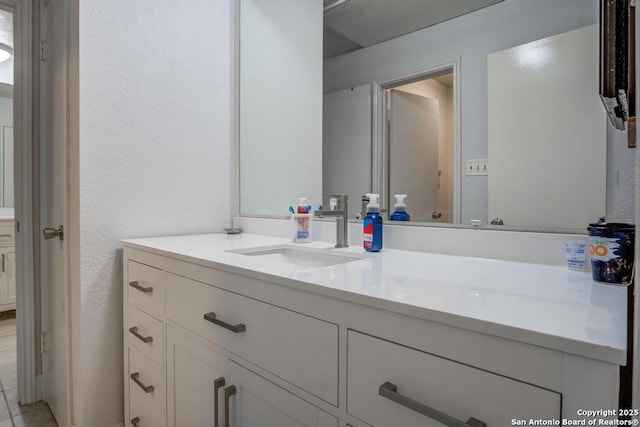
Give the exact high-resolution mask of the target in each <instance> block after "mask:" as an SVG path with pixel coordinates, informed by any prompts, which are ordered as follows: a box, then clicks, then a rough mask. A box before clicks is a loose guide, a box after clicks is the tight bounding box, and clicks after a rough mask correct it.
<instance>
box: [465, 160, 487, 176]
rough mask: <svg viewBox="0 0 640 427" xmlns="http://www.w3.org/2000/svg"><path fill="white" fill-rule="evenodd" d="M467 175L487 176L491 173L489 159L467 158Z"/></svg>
mask: <svg viewBox="0 0 640 427" xmlns="http://www.w3.org/2000/svg"><path fill="white" fill-rule="evenodd" d="M465 175H467V176H486V175H489V160H488V159H470V160H467V170H466V173H465Z"/></svg>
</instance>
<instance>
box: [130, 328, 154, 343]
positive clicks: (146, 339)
mask: <svg viewBox="0 0 640 427" xmlns="http://www.w3.org/2000/svg"><path fill="white" fill-rule="evenodd" d="M129 332H131V334H132V335H133V336H134V337H136V338H138V339H139V340H140V341H142V342H144V343H147V344H148V343H150V342H153V337H151V336H149V337H145V336H144V335H140V333H139V332H138V327H137V326H133V327H131V328H129Z"/></svg>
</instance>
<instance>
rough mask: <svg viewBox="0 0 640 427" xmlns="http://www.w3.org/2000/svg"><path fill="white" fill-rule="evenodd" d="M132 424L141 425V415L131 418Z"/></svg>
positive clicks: (134, 426) (136, 426) (138, 426)
mask: <svg viewBox="0 0 640 427" xmlns="http://www.w3.org/2000/svg"><path fill="white" fill-rule="evenodd" d="M131 425H132V426H133V427H140V417H135V418H131Z"/></svg>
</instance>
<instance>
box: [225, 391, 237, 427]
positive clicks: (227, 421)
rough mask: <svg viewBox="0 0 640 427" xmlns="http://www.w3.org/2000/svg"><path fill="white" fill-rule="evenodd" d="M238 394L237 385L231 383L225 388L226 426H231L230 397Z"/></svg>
mask: <svg viewBox="0 0 640 427" xmlns="http://www.w3.org/2000/svg"><path fill="white" fill-rule="evenodd" d="M234 394H236V386H234V385H230V386H229V387H227V388H225V389H224V427H229V399H230V398H231V396H233V395H234Z"/></svg>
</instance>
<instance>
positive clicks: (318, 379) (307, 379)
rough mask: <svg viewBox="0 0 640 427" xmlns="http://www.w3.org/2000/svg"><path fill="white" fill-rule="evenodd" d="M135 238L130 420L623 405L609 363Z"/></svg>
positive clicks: (276, 420)
mask: <svg viewBox="0 0 640 427" xmlns="http://www.w3.org/2000/svg"><path fill="white" fill-rule="evenodd" d="M155 240H156V241H157V240H161V239H155ZM138 242H139V241H127V242H125V248H124V333H125V338H124V348H125V355H124V363H125V369H124V373H125V416H126V425H133V426H140V427H142V426H167V427H189V426H227V425H229V426H234V427H240V426H243V427H268V426H273V427H288V426H313V427H328V426H331V427H347V426H353V427H363V426H378V427H388V426H427V425H439V424H438V423H439V422H440V423H444V424H447V425H462V424H456V423H457V422H458V421H459V422H460V423H467V424H469V425H474V426H480V425H482V424H481V423H485V424H486V425H487V426H502V425H512V420H514V419H515V420H529V419H543V420H562V419H578V418H580V417H579V415H578V411H579V410H580V409H615V408H617V399H618V387H619V382H618V370H619V366H618V364H617V363H616V362H615V361H614V360H605V359H606V357H603V358H600V359H598V358H592V357H583V356H582V355H578V354H575V352H574V353H572V352H567V351H562V350H559V349H554V348H550V347H545V346H540V345H534V344H532V343H527V342H522V341H519V340H516V339H514V338H505V337H501V336H496V335H490V334H485V333H481V332H478V331H471V330H468V329H465V328H461V327H458V326H454V325H448V324H444V323H441V322H434V321H430V320H426V319H423V318H420V317H419V316H412V315H411V313H410V311H405V309H404V308H402V307H400V308H398V307H393V305H389V304H387V303H386V302H385V301H384V300H372V302H371V304H361V303H357V302H354V301H352V300H351V301H350V300H349V295H347V294H344V297H340V295H339V294H336V293H333V292H329V295H328V294H324V295H323V294H322V292H313V290H314V289H315V288H313V287H309V286H307V285H309V284H308V283H306V282H305V281H304V280H303V279H300V278H299V277H296V278H291V277H281V278H279V277H276V276H273V275H264V274H262V273H260V272H259V271H258V272H257V271H254V270H250V269H243V268H240V267H238V266H233V265H231V266H230V265H227V264H224V263H223V262H212V261H210V260H207V259H204V258H198V257H194V256H193V253H191V252H190V251H191V250H184V252H185V253H183V252H181V251H180V250H177V251H176V252H171V251H167V250H166V249H162V248H159V247H157V246H154V245H153V244H150V245H149V246H145V245H143V244H140V243H138ZM207 250H208V251H210V249H209V248H208V249H207ZM224 259H227V258H224ZM305 277H306V276H305ZM150 288H152V289H150ZM403 311H405V312H403ZM455 322H456V319H455V317H451V323H455ZM522 333H523V334H525V335H526V334H527V333H529V332H528V331H522ZM150 338H152V339H150ZM607 357H609V356H607ZM615 357H616V356H610V359H615ZM136 374H137V375H136ZM149 386H152V388H153V389H152V390H150V388H149ZM559 422H561V421H559Z"/></svg>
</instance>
